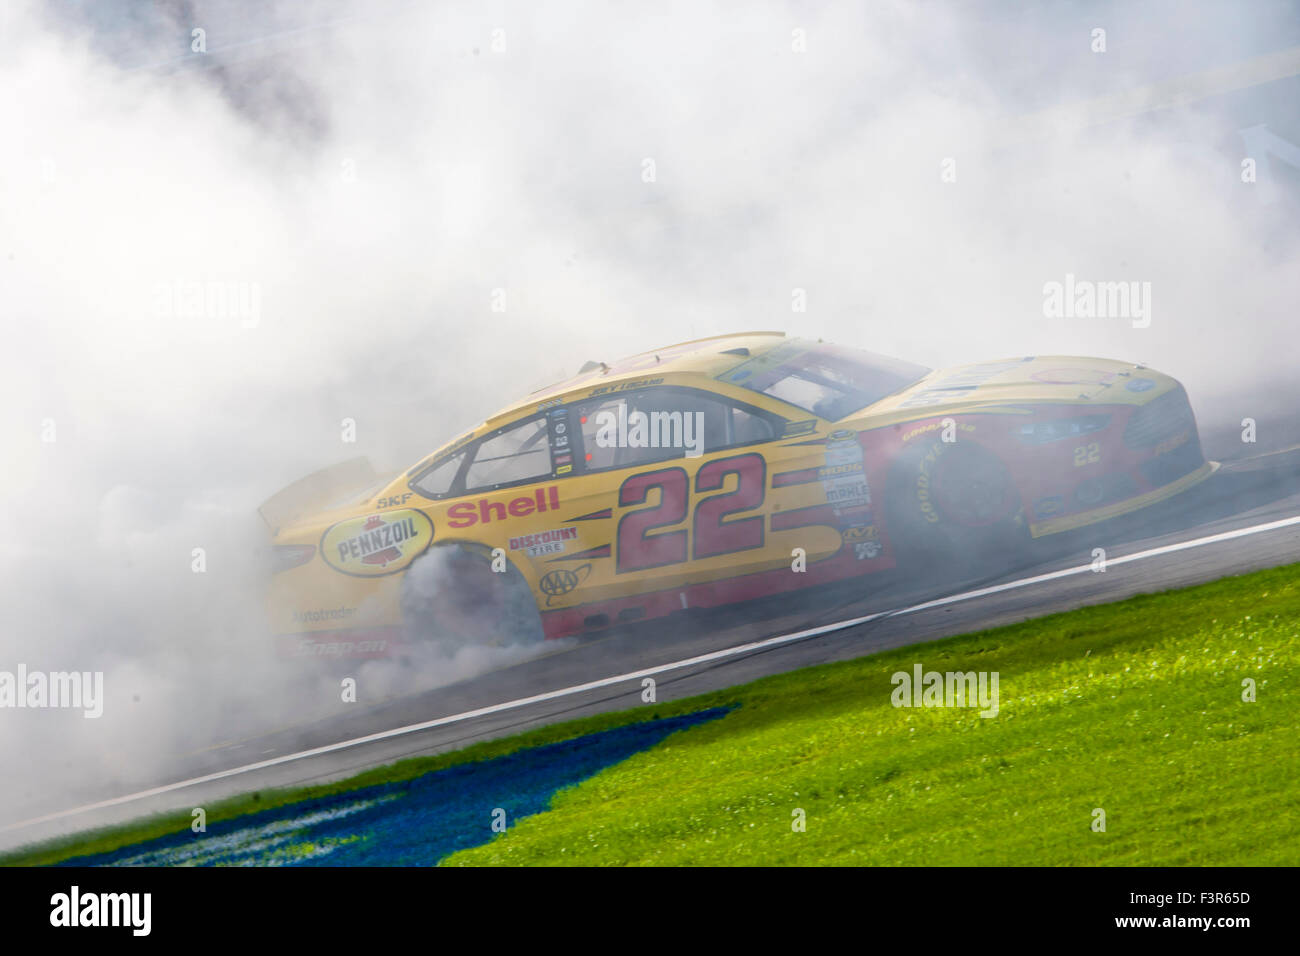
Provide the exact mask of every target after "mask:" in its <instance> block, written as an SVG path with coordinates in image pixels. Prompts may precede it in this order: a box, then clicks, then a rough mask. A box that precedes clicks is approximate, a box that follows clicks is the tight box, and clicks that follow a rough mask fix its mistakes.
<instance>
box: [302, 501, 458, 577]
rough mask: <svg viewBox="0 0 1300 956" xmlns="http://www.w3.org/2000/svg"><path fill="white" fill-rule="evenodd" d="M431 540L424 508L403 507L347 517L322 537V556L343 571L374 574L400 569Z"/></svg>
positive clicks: (429, 523) (363, 575)
mask: <svg viewBox="0 0 1300 956" xmlns="http://www.w3.org/2000/svg"><path fill="white" fill-rule="evenodd" d="M432 540H433V522H432V521H430V520H429V517H428V515H426V514H425V513H424V512H423V511H415V510H414V509H411V508H402V509H398V510H396V511H385V512H384V513H383V514H372V515H365V516H363V517H360V518H349V519H347V520H346V521H340V522H339V523H338V524H336V525H334V526H333V527H331V528H330V529H329V530H328V531H326V532H325V534H324V535H323V536H322V537H321V542H320V552H321V557H323V558H324V559H325V561H326V562H327V563H328V564H329V565H330V567H332V568H335V569H336V570H339V571H342V572H343V573H344V574H355V575H358V576H361V577H375V576H378V575H381V574H392V573H394V572H396V571H400V570H402V569H403V568H405V567H406V566H407V565H408V564H410V563H411V562H412V561H414V560H415V559H416V558H417V557H419V556H420V555H421V554H423V553H424V549H425V548H427V547H428V546H429V542H431V541H432Z"/></svg>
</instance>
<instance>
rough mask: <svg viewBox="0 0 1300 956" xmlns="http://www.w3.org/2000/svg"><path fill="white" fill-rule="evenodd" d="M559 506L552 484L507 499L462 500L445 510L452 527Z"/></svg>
mask: <svg viewBox="0 0 1300 956" xmlns="http://www.w3.org/2000/svg"><path fill="white" fill-rule="evenodd" d="M558 507H560V489H559V488H557V487H556V486H555V485H551V487H549V488H538V489H537V490H536V491H535V492H533V493H532V494H531V495H520V496H519V497H518V498H512V499H510V500H509V501H493V500H492V499H491V498H480V499H479V500H478V501H477V502H474V501H462V502H461V503H460V504H456V505H452V506H451V507H450V508H448V509H447V524H448V525H450V526H451V527H453V528H469V527H472V526H474V525H476V524H479V523H480V522H481V523H483V524H488V523H489V522H492V521H505V520H506V518H523V517H526V516H528V515H531V514H541V513H542V512H544V511H554V510H555V509H556V508H558Z"/></svg>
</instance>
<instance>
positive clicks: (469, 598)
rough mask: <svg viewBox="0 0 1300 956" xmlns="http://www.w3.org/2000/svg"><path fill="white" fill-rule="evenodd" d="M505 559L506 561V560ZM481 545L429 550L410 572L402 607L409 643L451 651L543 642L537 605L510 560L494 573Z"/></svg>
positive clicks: (485, 549) (406, 581)
mask: <svg viewBox="0 0 1300 956" xmlns="http://www.w3.org/2000/svg"><path fill="white" fill-rule="evenodd" d="M502 560H503V561H504V559H502ZM492 563H493V561H492V554H491V552H490V551H489V550H488V549H487V548H485V547H482V546H481V545H469V544H454V545H444V546H442V547H436V548H431V549H430V550H429V551H428V553H426V554H425V555H424V556H423V557H421V558H419V559H418V560H417V561H416V562H415V563H414V564H412V565H411V567H410V568H409V569H408V570H407V572H406V574H405V576H404V580H403V582H402V593H401V609H402V621H403V626H404V629H405V631H406V634H407V639H408V640H409V641H411V642H413V643H428V642H437V643H441V644H443V645H447V646H452V647H457V648H459V647H465V646H470V645H487V646H494V647H507V646H518V645H524V644H533V643H537V642H540V641H541V640H542V624H541V618H540V617H539V615H538V613H537V603H536V601H534V600H533V595H532V591H531V589H530V588H529V587H528V582H527V581H525V580H524V576H523V575H522V574H520V573H519V570H518V569H517V568H516V567H515V566H514V565H513V564H511V563H510V562H509V561H504V568H505V570H503V571H494V570H492Z"/></svg>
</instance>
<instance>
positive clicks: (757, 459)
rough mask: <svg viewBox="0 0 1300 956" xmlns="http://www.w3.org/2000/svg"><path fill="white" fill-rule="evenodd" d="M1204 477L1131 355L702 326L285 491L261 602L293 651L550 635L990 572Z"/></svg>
mask: <svg viewBox="0 0 1300 956" xmlns="http://www.w3.org/2000/svg"><path fill="white" fill-rule="evenodd" d="M1213 467H1214V464H1213V463H1212V462H1207V461H1206V459H1205V457H1204V455H1203V454H1202V451H1201V446H1200V441H1199V438H1198V435H1197V429H1196V421H1195V418H1194V416H1193V414H1192V409H1191V406H1190V404H1189V403H1188V399H1187V395H1186V392H1185V391H1184V389H1183V387H1182V386H1181V385H1180V384H1179V383H1178V382H1177V381H1175V380H1174V379H1173V378H1170V377H1169V376H1167V375H1163V374H1161V373H1159V372H1155V371H1153V370H1151V369H1149V368H1145V367H1143V366H1141V365H1134V364H1129V363H1125V362H1119V361H1111V360H1107V359H1096V358H1075V357H1057V356H1046V357H1044V356H1038V357H1033V356H1030V357H1017V358H1009V359H1002V360H999V361H989V362H980V363H978V364H974V365H965V366H960V367H954V368H945V369H938V370H933V369H929V368H925V367H923V366H920V365H915V364H912V363H910V362H905V361H899V360H897V359H892V358H887V357H884V356H881V355H876V354H872V353H869V352H863V351H858V350H854V349H847V348H842V347H838V346H835V345H831V344H828V343H823V342H821V341H810V340H805V339H799V338H789V337H786V336H785V335H784V334H783V333H779V332H749V333H742V334H737V335H727V336H719V337H714V338H706V339H700V340H696V341H691V342H685V343H681V344H678V345H672V346H668V347H665V348H660V349H654V350H651V351H648V352H643V353H641V354H639V355H634V356H631V357H630V358H626V359H623V360H621V361H617V362H613V363H610V364H605V363H603V362H589V363H587V364H586V365H585V366H584V367H583V368H582V370H581V371H580V372H579V373H578V375H577V376H576V377H574V378H572V379H569V380H567V381H564V382H561V383H559V384H556V385H552V386H549V387H546V388H543V389H541V390H539V391H537V392H534V393H533V394H531V395H529V396H528V397H527V398H526V399H524V400H523V401H520V402H517V403H516V404H514V405H511V406H509V407H508V408H505V409H504V410H502V411H501V412H500V413H498V414H497V415H494V416H493V417H492V418H490V419H488V420H487V421H485V422H483V423H482V424H480V425H479V426H477V427H476V428H474V429H472V430H470V431H468V432H466V433H465V434H463V435H461V436H460V437H459V438H457V439H456V440H455V441H452V442H451V443H449V444H447V445H445V446H444V447H442V448H439V449H438V450H437V451H435V452H433V453H432V454H430V455H428V456H427V457H425V458H423V459H422V460H420V461H418V462H415V463H414V464H413V465H412V466H411V467H410V468H408V469H406V470H404V471H402V472H400V473H398V474H396V475H393V476H390V477H385V478H379V477H378V476H377V475H375V474H374V472H373V471H372V470H371V468H370V466H369V464H368V463H367V462H366V461H365V460H364V459H358V460H353V461H351V462H345V463H343V464H342V465H338V466H335V467H333V468H328V469H325V470H324V471H321V472H318V473H316V474H314V475H311V476H309V477H308V478H306V479H303V480H302V481H300V482H297V483H296V484H294V485H291V486H290V487H289V488H287V489H285V490H284V491H282V492H280V493H279V494H277V495H275V496H274V497H272V498H271V499H270V500H269V501H268V502H266V504H264V505H263V506H262V508H261V509H260V510H261V514H262V516H263V518H264V519H265V520H266V521H267V523H268V524H269V525H270V527H271V529H272V534H273V548H272V550H273V554H274V558H275V570H274V573H273V574H272V576H271V580H270V589H269V590H270V594H269V606H270V613H271V616H272V623H273V626H274V630H275V631H276V633H278V634H281V635H285V636H286V637H287V639H288V641H290V642H291V644H292V653H299V654H312V655H344V656H382V655H388V654H391V653H392V652H393V651H394V649H395V648H398V647H401V646H402V645H404V644H409V643H410V642H412V641H421V640H426V639H427V640H434V639H439V640H453V641H484V642H488V643H501V642H515V641H526V640H533V639H541V638H559V637H564V636H569V635H577V634H582V633H584V632H590V631H599V630H601V629H604V628H608V627H610V626H611V625H616V624H620V623H625V622H630V621H639V620H646V619H652V618H657V617H662V616H664V615H667V614H671V613H673V612H676V611H680V610H683V609H690V608H702V607H717V606H720V605H726V604H731V603H734V602H742V601H746V600H748V599H751V598H755V597H759V596H766V595H772V594H779V593H781V592H788V591H794V590H797V589H803V588H809V587H814V586H818V585H823V584H827V583H829V582H835V581H843V580H845V579H847V578H854V577H862V578H864V583H867V582H869V580H870V576H871V575H874V574H879V573H881V572H886V571H892V572H896V573H914V574H918V575H921V574H931V575H933V574H936V573H937V574H943V573H948V572H949V570H950V569H952V568H954V567H956V566H958V565H962V564H963V563H965V565H966V566H969V564H970V563H971V562H974V563H975V564H977V565H979V566H980V567H982V568H984V569H985V570H996V569H997V568H998V567H999V566H1000V565H1001V564H1002V563H1004V562H1006V561H1008V560H1009V557H1008V556H1010V555H1014V554H1015V551H1016V549H1018V548H1021V547H1023V546H1024V545H1025V543H1026V542H1029V541H1031V540H1032V539H1034V538H1041V537H1043V536H1047V535H1053V534H1057V533H1060V532H1063V531H1068V530H1072V529H1076V528H1080V527H1083V526H1086V525H1089V524H1093V523H1096V522H1100V521H1104V520H1107V519H1110V518H1113V517H1115V516H1117V515H1122V514H1125V513H1128V512H1132V511H1134V510H1136V509H1139V508H1143V507H1146V506H1149V505H1151V504H1153V503H1155V502H1158V501H1162V500H1164V499H1166V498H1169V497H1170V496H1172V495H1175V494H1177V493H1179V492H1181V491H1183V490H1184V489H1186V488H1189V487H1191V486H1192V485H1195V484H1196V483H1198V482H1200V481H1202V480H1203V479H1205V478H1206V477H1207V476H1208V475H1209V474H1210V473H1211V471H1212V469H1213Z"/></svg>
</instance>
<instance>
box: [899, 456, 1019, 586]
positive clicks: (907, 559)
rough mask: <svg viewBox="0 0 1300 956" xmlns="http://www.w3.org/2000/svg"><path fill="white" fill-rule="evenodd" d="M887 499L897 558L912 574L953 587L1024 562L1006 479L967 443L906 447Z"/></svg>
mask: <svg viewBox="0 0 1300 956" xmlns="http://www.w3.org/2000/svg"><path fill="white" fill-rule="evenodd" d="M886 495H887V499H888V500H887V502H886V521H887V524H888V527H887V531H888V533H889V535H890V538H891V540H892V541H893V545H894V554H895V558H896V560H897V561H898V564H899V567H900V568H902V569H903V570H904V571H906V572H908V573H910V574H915V575H918V576H924V577H926V578H932V579H933V580H934V582H935V583H938V584H947V583H956V582H957V581H964V580H970V579H980V578H987V577H990V576H994V575H996V574H997V573H998V572H999V571H1001V570H1013V569H1015V568H1016V567H1018V566H1020V565H1022V564H1023V563H1024V562H1025V561H1026V559H1027V555H1028V549H1029V543H1030V538H1029V530H1028V526H1027V524H1026V522H1025V515H1024V509H1023V507H1022V505H1021V502H1020V496H1019V491H1018V490H1017V489H1016V486H1015V482H1014V481H1013V480H1012V478H1011V473H1010V472H1009V471H1008V470H1007V468H1006V466H1005V465H1004V464H1003V463H1002V461H1001V459H1000V458H998V456H997V455H995V454H994V453H993V452H991V451H989V450H988V449H987V448H984V447H983V446H982V445H979V444H977V443H976V442H974V441H972V440H970V439H965V440H963V439H961V438H960V437H959V438H958V439H957V441H955V442H944V441H940V440H937V439H936V440H932V441H925V442H920V443H918V444H916V445H913V446H910V447H908V448H907V449H906V450H904V452H903V453H902V454H900V455H899V456H898V458H897V459H896V460H895V462H894V464H893V466H892V467H891V468H890V471H889V478H888V483H887V487H886Z"/></svg>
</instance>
